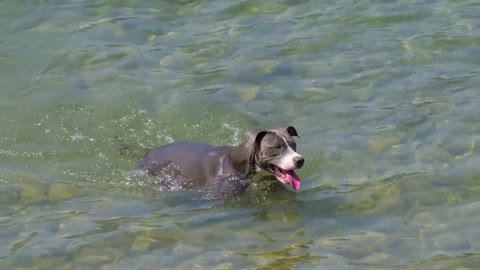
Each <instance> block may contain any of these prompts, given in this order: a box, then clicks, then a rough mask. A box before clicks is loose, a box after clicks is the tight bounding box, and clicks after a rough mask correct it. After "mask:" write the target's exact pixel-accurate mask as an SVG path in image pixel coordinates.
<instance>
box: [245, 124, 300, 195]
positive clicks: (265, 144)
mask: <svg viewBox="0 0 480 270" xmlns="http://www.w3.org/2000/svg"><path fill="white" fill-rule="evenodd" d="M246 135H247V144H248V145H250V146H253V147H252V149H253V151H255V165H256V167H257V169H260V170H264V171H267V172H269V173H271V174H273V175H274V176H275V177H276V178H277V179H278V180H279V181H280V182H282V183H284V184H287V185H290V186H291V187H292V189H293V190H298V189H299V188H300V185H301V180H300V178H299V177H298V176H297V174H296V173H295V171H294V170H295V169H300V168H302V167H303V164H304V162H305V160H304V158H303V157H302V156H301V155H300V154H298V153H297V152H296V149H297V146H296V143H295V141H294V140H293V137H294V136H296V137H299V136H298V133H297V130H296V129H295V128H294V127H292V126H289V127H282V128H277V129H272V130H264V129H260V130H252V131H249V132H247V133H246Z"/></svg>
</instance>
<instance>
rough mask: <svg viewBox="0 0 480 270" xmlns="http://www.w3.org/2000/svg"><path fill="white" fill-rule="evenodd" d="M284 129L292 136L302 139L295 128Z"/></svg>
mask: <svg viewBox="0 0 480 270" xmlns="http://www.w3.org/2000/svg"><path fill="white" fill-rule="evenodd" d="M282 129H283V130H285V131H286V132H287V133H288V134H289V135H290V136H292V137H293V136H296V137H298V138H300V136H298V133H297V130H296V129H295V128H294V127H293V126H288V127H283V128H282Z"/></svg>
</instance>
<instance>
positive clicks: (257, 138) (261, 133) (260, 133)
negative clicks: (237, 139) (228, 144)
mask: <svg viewBox="0 0 480 270" xmlns="http://www.w3.org/2000/svg"><path fill="white" fill-rule="evenodd" d="M267 133H268V131H267V130H265V129H254V130H250V131H248V132H246V133H245V136H246V137H247V143H246V145H247V146H255V147H259V146H260V143H261V142H262V139H263V137H265V135H267Z"/></svg>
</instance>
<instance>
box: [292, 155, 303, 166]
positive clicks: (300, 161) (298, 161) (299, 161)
mask: <svg viewBox="0 0 480 270" xmlns="http://www.w3.org/2000/svg"><path fill="white" fill-rule="evenodd" d="M293 163H294V164H295V167H297V169H300V168H302V167H303V163H305V159H304V158H303V157H301V156H300V157H295V158H294V159H293Z"/></svg>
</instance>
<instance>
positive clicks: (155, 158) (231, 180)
mask: <svg viewBox="0 0 480 270" xmlns="http://www.w3.org/2000/svg"><path fill="white" fill-rule="evenodd" d="M245 135H246V140H245V142H243V143H242V144H240V145H238V146H213V145H209V144H205V143H199V142H190V141H183V142H176V143H171V144H167V145H164V146H160V147H158V148H156V149H153V150H151V151H149V152H148V153H147V155H146V156H145V157H144V159H143V160H142V161H141V162H140V164H139V165H138V169H139V170H143V171H147V172H148V174H149V175H152V176H160V178H164V176H169V179H170V181H163V183H161V184H162V185H163V186H164V187H167V188H168V187H170V188H171V187H172V186H176V187H177V188H178V187H179V188H180V189H193V190H202V191H207V192H209V193H210V194H212V195H216V197H221V198H227V197H230V196H232V195H234V194H239V193H241V192H244V191H246V190H247V189H248V188H249V187H250V185H251V184H252V178H253V177H254V176H255V174H257V173H258V172H260V171H266V172H268V173H269V174H271V175H273V176H275V177H276V179H278V181H280V182H281V183H283V184H285V185H289V186H290V187H291V188H292V189H293V190H295V191H297V190H299V189H300V186H301V180H300V178H299V177H298V176H297V174H296V173H295V171H294V170H296V169H300V168H302V167H303V165H304V163H305V159H304V158H303V157H302V156H301V155H300V154H298V153H297V152H296V148H297V147H296V143H295V140H294V139H293V137H299V136H298V133H297V130H296V129H295V128H294V127H292V126H288V127H280V128H277V129H270V130H267V129H257V130H252V131H249V132H247V133H245Z"/></svg>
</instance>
